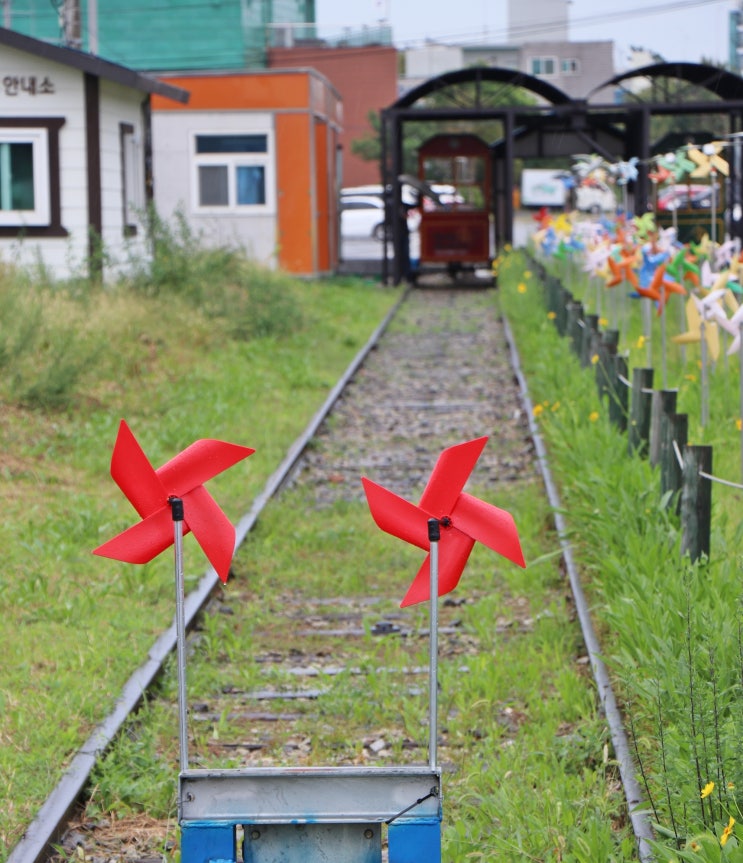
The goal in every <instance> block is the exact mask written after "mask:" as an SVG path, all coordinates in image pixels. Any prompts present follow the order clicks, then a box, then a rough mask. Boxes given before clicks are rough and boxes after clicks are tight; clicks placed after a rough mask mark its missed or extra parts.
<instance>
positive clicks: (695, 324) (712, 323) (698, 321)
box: [671, 292, 724, 362]
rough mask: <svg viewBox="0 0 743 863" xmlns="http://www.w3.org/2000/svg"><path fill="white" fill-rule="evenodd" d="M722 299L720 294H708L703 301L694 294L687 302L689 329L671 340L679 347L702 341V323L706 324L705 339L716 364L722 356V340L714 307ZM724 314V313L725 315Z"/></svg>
mask: <svg viewBox="0 0 743 863" xmlns="http://www.w3.org/2000/svg"><path fill="white" fill-rule="evenodd" d="M719 297H720V292H715V293H714V294H712V293H710V294H708V295H707V296H706V297H705V298H704V299H703V300H700V299H699V298H698V297H695V296H694V294H692V295H691V296H690V297H689V299H688V300H687V301H686V322H687V326H688V329H687V330H686V332H684V333H680V334H679V335H678V336H673V338H672V339H671V341H672V342H674V343H675V344H677V345H688V344H694V343H696V342H701V340H702V323H704V339H705V342H706V343H707V349H708V350H709V355H710V357H711V358H712V360H713V361H714V362H716V361H717V358H718V357H719V356H720V339H719V333H718V330H717V324H716V320H717V317H718V314H719V313H718V312H717V311H716V310H715V309H713V305H714V304H715V303H716V302H717V300H718V299H719ZM723 314H724V313H723Z"/></svg>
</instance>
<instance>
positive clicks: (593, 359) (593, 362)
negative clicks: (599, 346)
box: [591, 354, 599, 366]
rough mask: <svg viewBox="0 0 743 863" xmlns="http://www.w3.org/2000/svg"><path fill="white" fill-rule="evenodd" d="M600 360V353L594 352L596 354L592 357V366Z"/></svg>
mask: <svg viewBox="0 0 743 863" xmlns="http://www.w3.org/2000/svg"><path fill="white" fill-rule="evenodd" d="M598 361H599V355H598V354H594V355H593V356H592V357H591V365H592V366H595V365H596V363H597V362H598Z"/></svg>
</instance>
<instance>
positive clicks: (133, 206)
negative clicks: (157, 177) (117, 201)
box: [119, 123, 145, 237]
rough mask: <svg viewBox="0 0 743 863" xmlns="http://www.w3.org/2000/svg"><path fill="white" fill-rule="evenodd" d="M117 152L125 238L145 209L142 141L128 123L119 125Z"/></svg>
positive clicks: (134, 229) (135, 227) (132, 234)
mask: <svg viewBox="0 0 743 863" xmlns="http://www.w3.org/2000/svg"><path fill="white" fill-rule="evenodd" d="M119 150H120V159H121V209H122V224H123V226H124V231H123V232H124V236H125V237H133V236H135V235H136V233H137V224H138V222H139V217H140V216H141V214H142V212H143V210H144V208H145V183H144V153H143V151H142V141H141V137H140V136H139V135H136V134H135V133H134V126H132V125H131V124H130V123H119Z"/></svg>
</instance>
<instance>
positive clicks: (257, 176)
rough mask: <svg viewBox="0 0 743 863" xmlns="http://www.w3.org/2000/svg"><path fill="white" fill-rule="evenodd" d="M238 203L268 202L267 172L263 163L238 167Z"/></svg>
mask: <svg viewBox="0 0 743 863" xmlns="http://www.w3.org/2000/svg"><path fill="white" fill-rule="evenodd" d="M237 203H238V204H265V203H266V172H265V170H264V168H263V167H262V166H261V165H241V166H239V167H238V169H237Z"/></svg>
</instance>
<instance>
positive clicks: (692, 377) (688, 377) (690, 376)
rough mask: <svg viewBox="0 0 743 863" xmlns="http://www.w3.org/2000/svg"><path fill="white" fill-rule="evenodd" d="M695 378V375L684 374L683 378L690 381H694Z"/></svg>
mask: <svg viewBox="0 0 743 863" xmlns="http://www.w3.org/2000/svg"><path fill="white" fill-rule="evenodd" d="M696 379H697V376H696V375H684V380H686V381H691V382H692V383H695V382H696Z"/></svg>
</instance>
